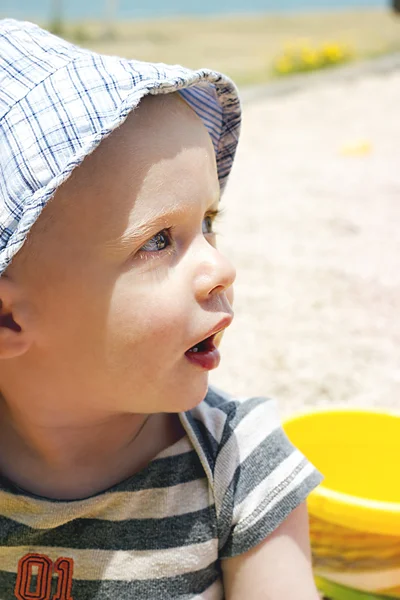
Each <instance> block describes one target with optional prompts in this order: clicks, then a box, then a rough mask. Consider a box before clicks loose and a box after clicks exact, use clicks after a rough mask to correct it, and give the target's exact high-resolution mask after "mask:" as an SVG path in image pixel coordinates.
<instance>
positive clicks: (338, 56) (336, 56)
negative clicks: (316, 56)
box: [322, 44, 344, 62]
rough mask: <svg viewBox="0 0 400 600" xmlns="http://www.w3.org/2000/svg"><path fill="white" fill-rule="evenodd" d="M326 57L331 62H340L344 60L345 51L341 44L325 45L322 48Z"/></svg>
mask: <svg viewBox="0 0 400 600" xmlns="http://www.w3.org/2000/svg"><path fill="white" fill-rule="evenodd" d="M322 52H323V54H324V57H325V58H327V59H328V60H329V61H331V62H339V61H341V60H343V58H344V52H343V49H342V48H341V47H340V46H339V44H325V45H324V46H323V48H322Z"/></svg>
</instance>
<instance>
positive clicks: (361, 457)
mask: <svg viewBox="0 0 400 600" xmlns="http://www.w3.org/2000/svg"><path fill="white" fill-rule="evenodd" d="M284 428H285V431H286V433H287V435H288V436H289V438H290V439H291V441H292V442H293V443H294V444H295V446H297V447H298V448H299V449H300V450H301V451H302V452H303V453H304V454H305V455H306V456H307V457H308V458H309V459H310V460H311V462H312V463H314V465H315V466H316V467H317V468H318V469H319V470H320V471H321V472H322V473H323V475H324V476H325V480H324V482H323V483H322V484H321V485H320V486H319V487H318V488H317V489H316V490H315V491H314V492H312V494H311V495H310V497H309V500H308V508H309V512H310V533H311V544H312V549H313V561H314V570H315V573H316V576H317V581H318V583H319V586H320V589H321V590H322V591H323V592H324V593H325V594H326V595H327V596H328V595H329V598H333V599H334V600H336V599H337V600H347V599H351V598H354V599H356V598H360V600H361V598H381V597H390V598H400V477H399V476H398V473H399V463H400V413H395V412H390V411H385V412H383V411H378V410H356V409H348V408H343V409H335V410H331V409H330V410H314V411H312V412H309V413H305V414H302V415H298V416H296V417H293V418H291V419H289V420H287V421H286V423H285V424H284ZM360 594H361V595H360Z"/></svg>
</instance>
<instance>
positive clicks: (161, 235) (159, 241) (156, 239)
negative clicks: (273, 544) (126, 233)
mask: <svg viewBox="0 0 400 600" xmlns="http://www.w3.org/2000/svg"><path fill="white" fill-rule="evenodd" d="M171 245H172V239H171V234H170V232H169V231H168V229H162V230H161V231H159V232H158V233H156V235H153V237H152V238H150V239H149V240H148V241H147V242H146V243H145V244H143V246H142V247H141V248H140V250H141V251H142V252H160V251H161V250H165V249H166V248H168V247H169V246H171Z"/></svg>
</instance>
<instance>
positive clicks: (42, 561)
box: [14, 554, 74, 600]
mask: <svg viewBox="0 0 400 600" xmlns="http://www.w3.org/2000/svg"><path fill="white" fill-rule="evenodd" d="M73 569H74V561H73V560H72V558H58V559H57V560H56V562H55V563H53V561H52V560H50V558H49V557H48V556H45V555H44V554H27V555H26V556H24V557H23V558H21V560H20V561H19V563H18V573H17V581H16V584H15V590H14V593H15V597H16V598H18V600H73V598H72V596H71V590H72V574H73ZM53 574H56V575H57V577H58V581H57V592H56V594H55V595H54V596H53V598H51V581H52V576H53ZM34 576H36V585H35V589H32V578H33V577H34Z"/></svg>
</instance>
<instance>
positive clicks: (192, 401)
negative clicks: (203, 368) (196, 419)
mask: <svg viewBox="0 0 400 600" xmlns="http://www.w3.org/2000/svg"><path fill="white" fill-rule="evenodd" d="M204 375H205V377H204V378H202V380H201V378H199V379H198V380H197V381H195V380H194V379H195V378H193V380H192V381H191V382H190V384H189V385H188V386H186V389H185V388H183V387H181V388H179V390H177V391H176V394H174V395H173V398H172V399H171V408H167V409H166V408H164V411H165V412H170V413H178V412H186V411H187V410H191V409H192V408H195V406H197V405H198V404H200V402H202V401H203V400H204V398H205V396H206V394H207V390H208V373H207V374H204ZM172 406H173V407H172Z"/></svg>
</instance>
